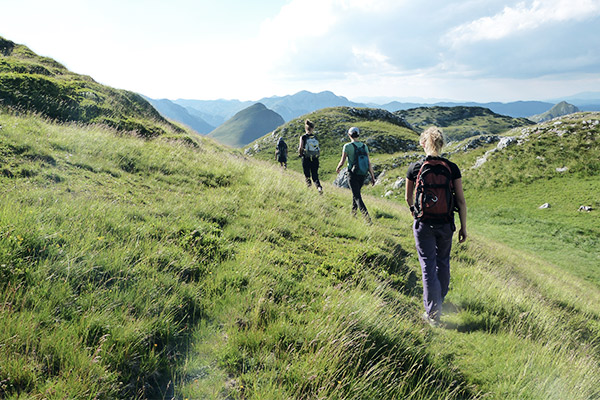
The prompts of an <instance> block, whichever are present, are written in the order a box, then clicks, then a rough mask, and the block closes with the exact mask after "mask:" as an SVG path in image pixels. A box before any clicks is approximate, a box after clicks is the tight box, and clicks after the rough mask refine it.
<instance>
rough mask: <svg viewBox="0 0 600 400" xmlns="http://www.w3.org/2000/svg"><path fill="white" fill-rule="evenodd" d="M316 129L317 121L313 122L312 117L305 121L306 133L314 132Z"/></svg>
mask: <svg viewBox="0 0 600 400" xmlns="http://www.w3.org/2000/svg"><path fill="white" fill-rule="evenodd" d="M314 129H315V123H314V122H312V121H311V120H310V119H307V120H306V121H304V130H305V131H306V133H312V131H313V130H314Z"/></svg>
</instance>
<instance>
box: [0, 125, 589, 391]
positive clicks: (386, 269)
mask: <svg viewBox="0 0 600 400" xmlns="http://www.w3.org/2000/svg"><path fill="white" fill-rule="evenodd" d="M0 126H2V128H0V159H1V161H2V167H1V170H0V172H2V173H1V174H0V186H1V187H2V191H1V193H2V194H1V200H2V201H1V202H0V265H1V267H0V274H1V277H2V280H1V282H2V284H1V286H0V288H1V290H0V315H1V318H2V321H3V323H2V324H1V326H0V397H2V398H11V399H16V398H38V397H39V398H42V397H46V398H105V399H111V398H140V399H141V398H165V399H167V398H171V397H173V396H175V397H176V398H182V399H183V398H189V399H200V398H207V399H223V398H232V399H242V398H243V399H281V398H297V399H317V398H331V399H373V398H390V399H391V398H398V399H467V398H495V399H505V398H515V399H517V398H531V399H548V398H569V399H588V398H594V397H595V396H596V397H597V395H598V392H597V389H596V388H597V387H599V385H598V383H599V382H598V376H600V375H599V374H598V371H597V369H598V358H599V357H600V355H599V350H598V345H599V344H598V338H599V337H600V333H599V332H600V327H599V316H598V311H597V310H596V308H595V304H598V296H599V294H598V288H597V286H595V285H594V284H593V282H590V281H589V280H587V279H586V278H585V276H582V275H580V274H578V273H575V272H572V271H570V270H569V269H568V268H566V267H565V265H559V266H557V265H554V264H553V263H550V262H548V260H546V259H545V258H544V257H543V256H542V257H540V256H539V255H538V254H535V252H534V251H531V249H530V248H528V246H524V248H523V249H519V250H518V251H515V250H514V247H512V246H506V245H503V244H501V243H497V242H496V241H491V240H488V239H486V234H487V232H486V231H485V226H486V225H485V224H484V223H483V221H481V220H478V219H477V218H474V219H473V220H474V221H475V223H474V224H473V226H474V229H473V235H472V237H471V240H470V241H469V242H468V244H467V245H461V246H458V245H457V246H455V249H454V253H453V264H452V265H453V267H452V268H453V278H452V285H451V290H450V294H449V296H448V307H449V308H448V309H447V310H446V313H445V315H444V317H443V321H444V323H445V324H446V328H445V329H444V328H442V329H435V330H434V329H431V328H430V327H429V326H428V325H425V324H424V323H423V322H422V321H421V319H420V314H421V312H422V300H421V290H422V289H421V283H420V271H419V265H418V261H417V258H416V256H415V252H414V239H413V238H412V232H411V230H410V223H411V218H410V215H409V213H408V211H407V210H406V208H405V207H404V206H403V205H398V204H397V203H393V202H390V201H388V200H385V199H382V198H375V197H371V196H366V197H365V202H366V204H367V207H368V208H369V210H370V213H371V216H372V217H373V221H374V223H373V225H367V224H366V223H365V222H364V220H363V219H361V218H352V217H351V213H350V204H351V203H350V200H351V195H350V192H349V191H348V190H345V189H338V188H334V187H333V186H332V185H330V184H329V183H326V184H325V193H324V194H323V195H319V194H318V193H317V192H316V190H314V188H313V190H309V189H307V188H306V186H305V184H304V180H303V177H302V175H301V174H300V173H298V172H297V171H293V170H288V171H284V170H281V169H280V168H279V167H278V166H276V165H274V163H268V162H260V161H255V160H250V159H246V158H244V157H243V156H241V155H240V153H238V152H230V151H226V150H224V149H223V148H221V147H219V146H217V145H216V144H214V143H213V142H211V141H209V140H204V139H202V140H200V139H199V138H197V137H193V136H189V137H188V136H172V137H170V138H157V139H153V140H140V139H139V138H135V137H131V136H127V135H123V134H120V133H118V132H116V131H114V130H110V129H106V128H101V127H97V126H95V127H94V126H75V125H60V124H54V123H49V122H46V121H43V120H40V119H38V118H33V117H14V116H9V115H1V116H0ZM473 204H475V201H474V200H473ZM549 370H551V371H552V372H551V373H548V371H549ZM519 396H522V397H519Z"/></svg>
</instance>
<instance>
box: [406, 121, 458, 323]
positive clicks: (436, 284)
mask: <svg viewBox="0 0 600 400" xmlns="http://www.w3.org/2000/svg"><path fill="white" fill-rule="evenodd" d="M419 142H420V144H421V146H422V147H423V149H424V150H425V154H426V157H425V158H424V159H422V160H420V161H417V162H415V163H412V164H411V165H410V166H409V167H408V171H407V174H406V202H407V203H408V206H409V207H410V210H411V212H412V214H413V216H414V219H415V220H414V224H413V234H414V237H415V245H416V248H417V253H418V256H419V263H420V264H421V271H422V278H423V305H424V306H425V313H424V314H423V319H425V321H427V322H428V323H429V324H430V325H432V326H437V325H439V323H440V316H441V312H442V303H443V302H444V298H445V297H446V294H447V293H448V287H449V285H450V250H451V248H452V235H453V234H454V231H455V230H456V226H455V224H454V211H455V210H458V215H459V220H460V230H459V231H458V241H459V243H463V242H464V241H465V240H466V239H467V204H466V201H465V196H464V193H463V185H462V179H461V172H460V169H459V168H458V166H457V165H456V164H454V163H453V162H451V161H449V160H448V159H446V158H443V157H441V151H442V147H443V146H444V136H443V133H442V131H441V130H440V129H438V128H436V127H431V128H429V129H427V130H425V131H424V132H423V133H422V134H421V138H420V141H419Z"/></svg>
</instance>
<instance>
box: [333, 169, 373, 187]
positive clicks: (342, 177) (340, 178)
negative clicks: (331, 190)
mask: <svg viewBox="0 0 600 400" xmlns="http://www.w3.org/2000/svg"><path fill="white" fill-rule="evenodd" d="M369 182H371V177H370V176H369V175H367V176H365V185H366V184H367V183H369ZM333 185H334V186H337V187H341V188H346V189H350V182H349V181H348V168H347V167H346V168H343V169H342V170H341V171H340V173H339V174H338V175H337V177H336V178H335V180H334V181H333Z"/></svg>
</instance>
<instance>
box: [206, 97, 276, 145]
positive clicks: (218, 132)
mask: <svg viewBox="0 0 600 400" xmlns="http://www.w3.org/2000/svg"><path fill="white" fill-rule="evenodd" d="M283 123H284V121H283V118H281V116H280V115H279V114H277V113H276V112H274V111H272V110H269V109H268V108H267V107H265V106H264V105H263V104H261V103H256V104H254V105H252V106H250V107H248V108H246V109H244V110H242V111H240V112H238V113H237V114H235V115H234V116H233V117H231V118H230V119H229V120H227V121H226V122H225V123H223V124H222V125H219V126H218V127H217V128H216V129H214V130H213V131H212V132H210V134H209V135H208V136H210V137H212V138H214V139H215V140H217V141H218V142H220V143H223V144H226V145H228V146H232V147H242V146H245V145H247V144H248V143H250V142H252V141H254V140H256V139H257V138H259V137H261V136H263V135H265V134H266V133H267V132H271V131H273V130H274V129H275V128H277V127H278V126H280V125H282V124H283Z"/></svg>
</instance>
